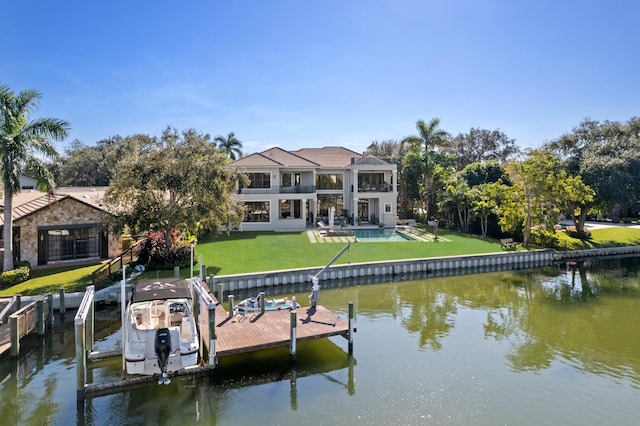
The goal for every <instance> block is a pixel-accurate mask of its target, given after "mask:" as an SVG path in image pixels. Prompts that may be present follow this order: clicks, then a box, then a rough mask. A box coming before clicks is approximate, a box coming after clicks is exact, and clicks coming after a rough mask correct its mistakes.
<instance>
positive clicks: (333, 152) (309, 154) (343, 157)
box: [231, 146, 363, 168]
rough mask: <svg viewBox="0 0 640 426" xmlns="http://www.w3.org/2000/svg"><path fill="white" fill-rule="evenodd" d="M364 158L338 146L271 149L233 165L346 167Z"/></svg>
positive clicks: (242, 159)
mask: <svg viewBox="0 0 640 426" xmlns="http://www.w3.org/2000/svg"><path fill="white" fill-rule="evenodd" d="M362 157H363V156H362V155H361V154H358V153H357V152H355V151H351V150H349V149H346V148H342V147H338V146H329V147H324V148H303V149H299V150H297V151H286V150H284V149H282V148H277V147H276V148H271V149H268V150H266V151H262V152H258V153H255V154H251V155H248V156H246V157H242V158H240V159H239V160H236V161H234V162H233V163H231V165H233V166H238V167H245V166H248V167H257V166H263V167H340V168H341V167H346V166H348V165H349V164H351V159H352V158H355V160H356V161H357V160H359V159H360V158H362Z"/></svg>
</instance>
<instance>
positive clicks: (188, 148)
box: [105, 128, 246, 244]
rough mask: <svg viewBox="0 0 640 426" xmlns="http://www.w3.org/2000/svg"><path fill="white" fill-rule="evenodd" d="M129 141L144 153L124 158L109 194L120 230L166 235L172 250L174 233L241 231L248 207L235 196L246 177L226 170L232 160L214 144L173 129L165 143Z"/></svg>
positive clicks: (165, 134)
mask: <svg viewBox="0 0 640 426" xmlns="http://www.w3.org/2000/svg"><path fill="white" fill-rule="evenodd" d="M127 139H135V140H131V141H130V142H128V144H129V146H136V145H137V146H138V148H139V149H138V150H137V151H134V150H131V151H130V152H129V155H126V156H123V157H122V158H121V161H120V162H119V163H118V164H117V166H116V169H115V173H114V176H113V179H112V181H111V185H110V186H109V190H108V191H107V193H106V194H105V195H106V202H107V203H108V204H109V205H110V206H111V207H112V208H113V209H114V210H115V211H117V212H118V213H119V223H118V225H120V227H122V226H124V225H128V226H130V227H131V228H132V229H133V231H134V232H146V231H148V230H155V231H161V232H163V233H164V234H165V241H166V242H167V244H170V243H171V232H172V231H176V230H177V231H187V232H188V233H190V234H192V235H200V234H202V233H203V232H208V231H210V232H213V233H217V232H218V231H219V230H220V229H221V228H222V227H228V226H229V225H232V226H239V225H240V222H241V221H242V218H243V216H244V211H243V205H242V204H241V203H239V202H238V201H237V200H236V198H235V197H234V194H235V192H236V188H237V187H238V183H239V181H240V183H243V184H246V182H245V179H246V177H245V176H244V175H243V174H240V173H237V172H236V171H234V170H233V169H231V168H229V167H226V165H227V164H228V161H229V160H228V159H227V157H225V156H224V155H223V154H222V153H221V152H220V151H219V150H218V149H217V148H216V146H215V144H213V143H211V141H210V140H209V138H207V137H206V136H204V135H202V134H200V133H198V132H196V131H195V130H188V131H185V132H182V133H178V132H177V131H176V130H175V129H171V128H168V129H166V130H165V131H164V132H163V133H162V136H161V137H160V138H159V139H158V138H149V137H147V136H140V137H133V138H127ZM127 139H125V140H127ZM227 229H228V228H227Z"/></svg>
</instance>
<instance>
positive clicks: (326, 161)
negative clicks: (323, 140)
mask: <svg viewBox="0 0 640 426" xmlns="http://www.w3.org/2000/svg"><path fill="white" fill-rule="evenodd" d="M292 152H293V153H295V154H297V155H299V156H301V157H304V158H306V159H308V160H309V161H313V162H314V163H317V164H319V165H320V166H322V167H340V168H342V167H347V166H348V165H349V164H351V159H352V158H353V159H354V160H355V161H357V160H359V159H360V158H362V154H358V153H357V152H355V151H351V150H350V149H346V148H342V147H339V146H327V147H324V148H302V149H299V150H297V151H292Z"/></svg>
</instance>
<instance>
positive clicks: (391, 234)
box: [353, 229, 416, 243]
mask: <svg viewBox="0 0 640 426" xmlns="http://www.w3.org/2000/svg"><path fill="white" fill-rule="evenodd" d="M353 235H354V236H355V237H356V238H357V239H358V241H360V242H363V243H367V242H368V243H390V242H405V243H406V242H407V241H416V240H415V239H413V238H411V237H410V236H408V235H405V234H402V233H400V232H396V230H395V229H356V230H354V231H353Z"/></svg>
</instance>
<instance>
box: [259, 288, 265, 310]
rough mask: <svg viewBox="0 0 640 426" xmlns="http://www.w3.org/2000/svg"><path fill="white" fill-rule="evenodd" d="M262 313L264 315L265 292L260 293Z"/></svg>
mask: <svg viewBox="0 0 640 426" xmlns="http://www.w3.org/2000/svg"><path fill="white" fill-rule="evenodd" d="M260 313H261V314H264V291H261V292H260Z"/></svg>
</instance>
